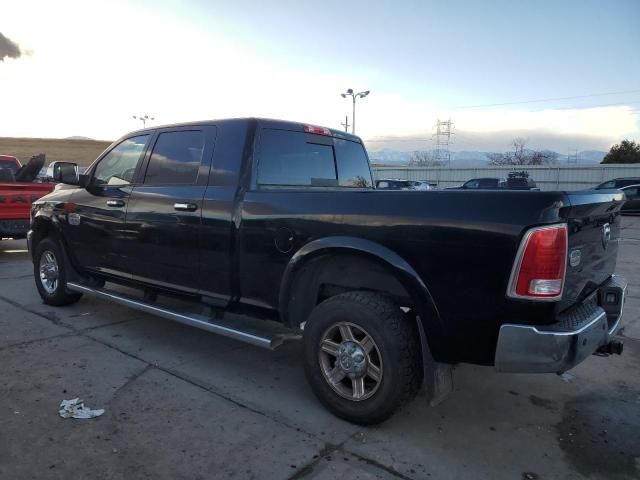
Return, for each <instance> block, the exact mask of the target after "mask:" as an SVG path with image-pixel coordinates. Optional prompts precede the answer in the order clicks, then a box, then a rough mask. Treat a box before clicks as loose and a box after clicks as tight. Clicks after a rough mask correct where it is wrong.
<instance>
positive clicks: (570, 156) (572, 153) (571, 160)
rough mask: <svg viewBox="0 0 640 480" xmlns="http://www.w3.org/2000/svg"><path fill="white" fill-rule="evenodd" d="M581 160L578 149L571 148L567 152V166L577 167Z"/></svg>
mask: <svg viewBox="0 0 640 480" xmlns="http://www.w3.org/2000/svg"><path fill="white" fill-rule="evenodd" d="M579 159H580V155H579V153H578V149H577V148H570V149H569V150H568V151H567V164H569V165H571V164H573V165H577V164H578V160H579Z"/></svg>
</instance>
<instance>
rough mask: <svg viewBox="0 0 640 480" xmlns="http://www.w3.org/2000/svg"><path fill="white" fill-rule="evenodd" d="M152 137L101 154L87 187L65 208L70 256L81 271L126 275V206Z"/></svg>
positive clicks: (139, 137)
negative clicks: (82, 269) (85, 269)
mask: <svg viewBox="0 0 640 480" xmlns="http://www.w3.org/2000/svg"><path fill="white" fill-rule="evenodd" d="M151 137H152V134H145V135H137V136H133V137H130V138H127V139H125V140H123V141H122V142H120V143H119V144H117V145H116V146H115V147H113V148H112V149H111V150H110V151H109V152H107V153H106V154H104V155H103V156H102V158H100V159H99V160H98V162H97V164H96V165H95V167H93V168H92V171H91V172H90V173H89V175H90V180H89V185H88V186H87V187H86V188H83V189H78V190H77V191H76V192H74V193H73V196H72V197H71V201H70V202H69V204H68V205H67V210H68V214H67V224H68V229H67V230H68V233H67V235H68V239H69V242H70V243H71V247H72V248H71V249H70V250H69V251H70V252H71V254H72V255H73V256H74V257H75V259H76V261H77V262H78V263H79V264H80V265H82V266H83V267H84V268H88V269H91V270H97V271H100V272H102V273H106V274H111V275H117V276H126V275H127V269H128V266H127V261H126V258H125V253H126V252H125V249H124V247H123V245H124V242H125V239H126V231H125V229H124V220H125V213H126V209H127V203H128V201H129V197H130V195H131V191H132V190H133V185H134V181H135V178H136V173H137V172H138V169H139V168H140V165H141V163H142V158H143V156H144V153H145V151H146V148H147V145H148V143H149V141H150V139H151Z"/></svg>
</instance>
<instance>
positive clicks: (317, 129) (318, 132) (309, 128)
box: [304, 125, 331, 136]
mask: <svg viewBox="0 0 640 480" xmlns="http://www.w3.org/2000/svg"><path fill="white" fill-rule="evenodd" d="M304 131H305V132H307V133H315V134H316V135H329V136H330V135H331V130H329V129H328V128H325V127H314V126H313V125H305V126H304Z"/></svg>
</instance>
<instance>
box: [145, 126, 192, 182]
mask: <svg viewBox="0 0 640 480" xmlns="http://www.w3.org/2000/svg"><path fill="white" fill-rule="evenodd" d="M203 151H204V133H203V132H202V131H201V130H181V131H178V132H165V133H161V134H160V135H158V140H157V141H156V144H155V146H154V147H153V152H151V158H150V159H149V165H148V166H147V173H146V175H145V177H144V184H145V185H168V184H169V185H191V184H193V183H195V181H196V179H197V178H198V170H199V169H200V163H201V162H202V153H203Z"/></svg>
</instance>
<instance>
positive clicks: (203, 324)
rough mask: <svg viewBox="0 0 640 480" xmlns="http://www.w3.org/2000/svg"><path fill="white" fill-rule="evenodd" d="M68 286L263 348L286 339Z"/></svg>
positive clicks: (273, 347) (88, 289) (77, 285)
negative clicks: (237, 328) (255, 333)
mask: <svg viewBox="0 0 640 480" xmlns="http://www.w3.org/2000/svg"><path fill="white" fill-rule="evenodd" d="M66 287H67V288H68V289H69V290H72V291H74V292H80V293H86V294H88V295H93V296H96V297H99V298H103V299H106V300H110V301H113V302H115V303H119V304H121V305H125V306H127V307H131V308H134V309H136V310H140V311H143V312H147V313H151V314H154V315H158V316H160V317H163V318H168V319H169V320H174V321H176V322H179V323H182V324H185V325H189V326H191V327H196V328H199V329H201V330H207V331H209V332H212V333H217V334H219V335H223V336H225V337H229V338H233V339H235V340H240V341H242V342H245V343H249V344H251V345H256V346H258V347H263V348H268V349H272V350H273V349H275V348H276V347H277V346H278V345H280V344H281V343H282V342H283V341H284V339H283V338H282V336H274V337H267V336H264V337H262V336H259V335H253V334H251V333H247V332H243V331H241V330H236V329H233V328H229V327H225V326H223V325H218V324H216V323H213V322H211V321H208V319H206V318H205V317H200V316H195V315H185V314H182V313H178V312H175V311H172V310H168V309H166V308H161V307H157V306H155V305H150V304H148V303H144V302H141V301H139V300H137V299H134V298H131V297H128V296H126V295H120V294H115V293H112V292H107V291H105V290H102V289H99V288H91V287H87V286H85V285H80V284H78V283H73V282H67V285H66Z"/></svg>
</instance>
